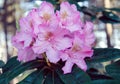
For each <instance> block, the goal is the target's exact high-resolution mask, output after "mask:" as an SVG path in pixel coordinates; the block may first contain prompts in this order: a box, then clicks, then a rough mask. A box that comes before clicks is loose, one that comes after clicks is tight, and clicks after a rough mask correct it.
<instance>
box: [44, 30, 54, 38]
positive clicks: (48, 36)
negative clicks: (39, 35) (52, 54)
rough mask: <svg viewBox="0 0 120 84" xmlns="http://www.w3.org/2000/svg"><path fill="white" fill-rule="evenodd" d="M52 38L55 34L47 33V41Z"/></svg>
mask: <svg viewBox="0 0 120 84" xmlns="http://www.w3.org/2000/svg"><path fill="white" fill-rule="evenodd" d="M52 36H53V33H52V32H47V34H46V36H45V39H46V40H50V39H51V37H52Z"/></svg>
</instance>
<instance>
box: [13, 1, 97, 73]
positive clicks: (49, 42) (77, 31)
mask: <svg viewBox="0 0 120 84" xmlns="http://www.w3.org/2000/svg"><path fill="white" fill-rule="evenodd" d="M19 24H20V30H19V31H17V33H16V35H15V36H14V37H13V39H12V43H13V45H14V46H15V47H16V48H17V49H18V60H19V61H23V62H26V61H30V60H34V59H36V58H41V59H44V58H43V54H46V57H47V59H48V61H49V62H50V63H57V62H58V61H60V60H62V61H64V62H65V65H64V67H63V68H62V70H63V71H64V73H70V72H71V70H72V66H73V65H74V64H76V65H77V66H78V67H79V68H81V69H82V70H84V71H85V70H86V69H87V66H86V63H85V61H84V59H85V57H91V56H92V55H93V50H92V48H91V47H92V44H93V42H94V40H95V37H94V34H93V32H92V30H93V24H92V23H91V22H85V23H83V22H82V21H81V20H80V12H79V11H78V10H77V8H76V6H75V5H73V4H72V5H71V4H69V3H68V2H62V3H61V5H60V10H57V11H55V9H54V6H53V5H52V4H50V3H48V2H43V3H42V4H41V5H40V7H39V8H34V9H32V10H31V11H30V12H29V13H28V15H27V16H26V17H23V18H21V19H20V21H19Z"/></svg>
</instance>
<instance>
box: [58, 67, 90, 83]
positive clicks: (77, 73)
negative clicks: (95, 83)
mask: <svg viewBox="0 0 120 84" xmlns="http://www.w3.org/2000/svg"><path fill="white" fill-rule="evenodd" d="M60 70H61V69H59V70H57V74H58V75H59V77H60V78H61V80H62V81H63V82H64V83H65V84H87V83H89V82H90V81H91V80H90V77H89V76H88V75H87V74H86V73H85V72H84V71H82V70H81V69H80V68H78V67H76V66H74V67H73V71H72V72H71V73H69V74H63V73H62V71H60Z"/></svg>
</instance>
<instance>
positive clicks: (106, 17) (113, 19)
mask: <svg viewBox="0 0 120 84" xmlns="http://www.w3.org/2000/svg"><path fill="white" fill-rule="evenodd" d="M99 19H100V20H101V21H103V22H104V23H120V18H119V17H118V16H117V15H116V14H114V13H113V12H107V11H103V16H102V17H100V18H99Z"/></svg>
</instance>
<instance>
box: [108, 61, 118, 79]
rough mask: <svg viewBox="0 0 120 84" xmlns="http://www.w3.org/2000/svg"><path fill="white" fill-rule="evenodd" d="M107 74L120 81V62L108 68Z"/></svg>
mask: <svg viewBox="0 0 120 84" xmlns="http://www.w3.org/2000/svg"><path fill="white" fill-rule="evenodd" d="M106 72H107V73H108V74H109V75H110V76H111V77H113V78H114V79H118V80H120V60H119V61H117V62H115V63H112V64H110V65H108V66H106Z"/></svg>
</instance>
